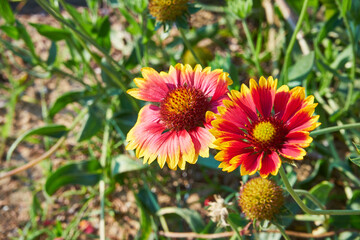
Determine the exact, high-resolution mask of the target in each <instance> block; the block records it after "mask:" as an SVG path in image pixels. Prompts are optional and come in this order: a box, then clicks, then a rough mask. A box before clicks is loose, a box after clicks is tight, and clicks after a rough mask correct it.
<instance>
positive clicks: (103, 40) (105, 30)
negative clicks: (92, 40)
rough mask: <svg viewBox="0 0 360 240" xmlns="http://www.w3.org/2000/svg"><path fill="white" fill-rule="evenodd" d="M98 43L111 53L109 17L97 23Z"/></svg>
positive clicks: (100, 19)
mask: <svg viewBox="0 0 360 240" xmlns="http://www.w3.org/2000/svg"><path fill="white" fill-rule="evenodd" d="M97 25H99V26H98V28H97V37H96V41H97V43H98V44H99V45H100V46H102V47H104V48H105V49H106V50H108V51H110V48H111V41H110V20H109V16H105V17H104V18H99V20H98V22H97Z"/></svg>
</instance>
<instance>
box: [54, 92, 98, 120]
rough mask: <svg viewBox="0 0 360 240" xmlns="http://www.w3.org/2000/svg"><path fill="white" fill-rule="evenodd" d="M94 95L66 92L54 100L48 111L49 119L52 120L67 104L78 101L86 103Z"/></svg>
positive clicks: (93, 93) (91, 93)
mask: <svg viewBox="0 0 360 240" xmlns="http://www.w3.org/2000/svg"><path fill="white" fill-rule="evenodd" d="M95 95H96V93H95V92H91V91H73V92H67V93H65V94H63V95H62V96H60V97H58V98H57V99H56V101H55V103H54V104H53V105H52V106H51V108H50V109H49V117H50V118H53V117H54V116H55V114H56V113H58V112H59V111H60V110H62V109H63V108H64V107H66V105H68V104H69V103H73V102H79V101H80V100H83V101H86V100H89V99H91V98H93V97H94V96H95Z"/></svg>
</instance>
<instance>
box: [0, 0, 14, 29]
mask: <svg viewBox="0 0 360 240" xmlns="http://www.w3.org/2000/svg"><path fill="white" fill-rule="evenodd" d="M0 16H2V17H3V18H4V19H5V21H6V22H7V23H8V24H14V22H15V16H14V13H13V11H12V10H11V7H10V4H9V2H8V1H7V0H1V1H0Z"/></svg>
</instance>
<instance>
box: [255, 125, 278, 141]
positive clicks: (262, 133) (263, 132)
mask: <svg viewBox="0 0 360 240" xmlns="http://www.w3.org/2000/svg"><path fill="white" fill-rule="evenodd" d="M275 134H276V129H275V127H274V125H273V124H272V123H271V122H260V123H258V124H257V125H256V126H255V127H254V132H253V136H254V138H255V139H256V140H258V141H260V142H262V143H266V142H268V141H270V140H271V139H272V138H273V137H274V135H275Z"/></svg>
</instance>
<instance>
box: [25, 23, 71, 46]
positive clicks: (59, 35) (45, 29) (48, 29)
mask: <svg viewBox="0 0 360 240" xmlns="http://www.w3.org/2000/svg"><path fill="white" fill-rule="evenodd" d="M30 25H31V26H33V27H34V28H36V30H37V31H38V32H39V33H40V34H41V35H43V36H45V37H47V38H49V39H50V40H51V41H54V42H56V41H60V40H64V39H67V38H70V37H71V34H70V32H69V31H67V30H65V29H62V28H55V27H52V26H50V25H46V24H37V23H30Z"/></svg>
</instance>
